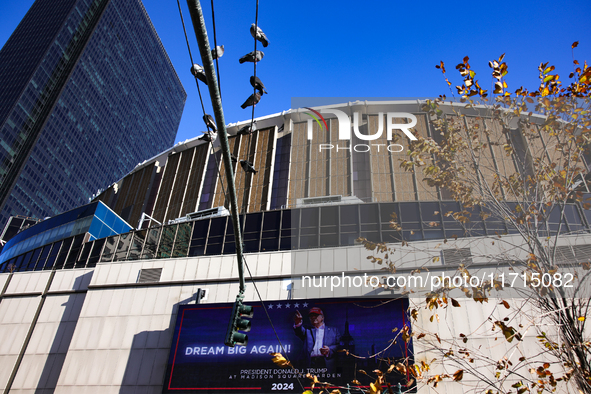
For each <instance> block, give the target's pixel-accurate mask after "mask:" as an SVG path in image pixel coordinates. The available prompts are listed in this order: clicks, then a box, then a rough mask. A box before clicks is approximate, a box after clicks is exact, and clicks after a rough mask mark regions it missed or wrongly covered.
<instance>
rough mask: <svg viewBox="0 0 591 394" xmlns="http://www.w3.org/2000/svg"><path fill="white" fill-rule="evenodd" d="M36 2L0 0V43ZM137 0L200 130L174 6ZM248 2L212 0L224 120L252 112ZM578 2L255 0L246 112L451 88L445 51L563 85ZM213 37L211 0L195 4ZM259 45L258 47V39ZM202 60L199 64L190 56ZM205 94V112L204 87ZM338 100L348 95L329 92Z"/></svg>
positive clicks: (588, 23) (522, 79) (484, 78)
mask: <svg viewBox="0 0 591 394" xmlns="http://www.w3.org/2000/svg"><path fill="white" fill-rule="evenodd" d="M31 4H33V0H3V1H2V2H1V3H0V45H4V43H5V42H6V40H7V39H8V37H9V36H10V34H11V33H12V32H13V31H14V29H15V28H16V26H17V25H18V23H19V22H20V20H21V19H22V18H23V16H24V15H25V13H26V12H27V10H28V9H29V7H30V6H31ZM144 5H145V7H146V9H147V11H148V14H149V15H150V18H151V19H152V22H153V23H154V26H155V27H156V30H157V32H158V34H159V35H160V38H161V40H162V42H163V44H164V47H165V48H166V50H167V52H168V54H169V56H170V58H171V60H172V63H173V64H174V66H175V68H176V70H177V73H178V74H179V77H180V78H181V81H182V83H183V85H184V87H185V90H186V91H187V95H188V97H187V103H186V105H185V110H184V114H183V118H182V121H181V124H180V127H179V131H178V134H177V138H176V141H183V140H185V139H189V138H193V137H196V136H198V135H200V134H201V133H202V131H203V130H205V126H204V124H203V121H202V120H201V116H202V115H203V114H202V110H201V106H200V104H199V98H198V94H197V89H196V87H195V82H194V79H193V77H192V75H191V74H190V72H189V69H190V66H191V62H190V60H189V55H188V52H187V47H186V44H185V38H184V35H183V30H182V25H181V22H180V17H179V12H178V8H177V3H176V1H174V0H145V1H144ZM255 5H256V1H255V0H250V1H234V0H232V1H230V0H224V1H219V0H216V1H215V3H214V6H215V16H216V30H217V41H218V44H224V45H225V49H226V52H225V54H224V56H223V57H222V58H221V59H220V73H221V78H220V80H221V84H222V98H223V105H224V113H225V119H226V123H231V122H238V121H243V120H247V119H250V115H251V110H250V108H249V109H244V110H243V109H241V108H240V104H242V102H243V101H244V100H245V99H246V98H247V97H248V96H249V95H250V94H251V93H252V88H251V86H250V84H249V77H250V76H251V75H252V72H253V67H252V63H245V64H239V63H238V58H240V57H241V56H242V55H244V54H246V53H248V52H250V51H252V50H253V49H254V48H253V46H254V44H253V40H252V37H251V36H250V33H249V27H250V24H251V23H254V20H255ZM181 6H182V7H183V16H184V17H185V23H186V24H187V29H188V33H189V39H190V44H191V50H192V51H193V54H194V58H197V59H199V57H198V55H197V52H198V49H197V43H196V40H195V35H194V33H193V29H192V25H191V22H190V16H189V12H188V9H187V5H186V0H185V1H181ZM588 8H589V3H588V0H587V1H563V2H555V1H552V2H551V1H514V2H510V3H490V2H467V3H466V2H464V3H450V2H440V1H438V2H435V1H427V0H426V1H420V2H419V1H408V2H398V1H396V2H394V1H387V2H378V1H366V2H359V1H344V0H341V1H331V0H325V1H314V2H309V1H287V0H286V1H276V0H260V3H259V26H260V27H261V28H262V29H263V30H264V32H265V33H266V34H267V36H268V37H269V41H270V45H269V46H268V47H267V48H265V49H263V51H264V52H265V57H264V59H263V60H262V61H261V62H259V63H258V66H257V75H258V76H259V77H260V78H261V80H262V81H263V83H264V84H265V86H266V87H267V90H268V91H269V95H265V96H264V97H263V98H262V100H261V102H260V104H259V105H257V107H256V111H255V116H263V115H269V114H272V113H277V112H281V111H284V110H288V109H289V108H290V105H291V98H292V97H389V98H396V97H426V96H438V95H440V94H446V95H448V96H449V95H450V92H449V89H448V88H447V86H446V84H445V82H444V80H443V77H442V76H441V73H440V72H439V70H437V69H435V65H436V64H438V63H439V61H440V60H443V61H444V62H445V63H446V66H447V71H448V76H450V77H451V78H450V79H451V80H452V82H453V83H454V85H455V84H456V83H457V84H460V82H461V78H460V77H459V75H458V74H457V72H456V71H455V69H454V66H455V65H456V64H457V63H459V62H461V61H462V58H463V57H464V56H469V57H470V63H471V65H472V69H473V70H475V71H476V72H477V79H478V80H479V81H480V84H481V86H483V87H490V86H491V77H490V71H489V70H490V69H489V68H488V61H489V60H492V59H496V58H498V57H499V56H500V55H501V54H502V53H506V56H505V61H506V62H507V64H508V70H509V74H508V75H507V82H508V84H509V88H510V90H515V89H516V88H518V87H519V86H521V85H523V86H525V87H528V88H530V89H535V88H536V86H537V85H538V80H537V76H538V71H537V67H538V65H539V64H540V63H541V62H550V64H554V65H555V66H556V68H557V71H558V73H559V74H560V76H561V80H563V81H564V82H566V81H567V80H568V74H569V73H570V72H571V71H572V69H573V68H572V55H571V44H572V43H573V42H574V41H579V47H578V48H576V49H575V58H576V59H578V60H579V61H580V62H581V63H583V61H584V60H589V61H591V36H590V34H589V32H590V31H591V19H589V17H588ZM203 9H204V14H205V20H206V23H207V24H208V34H209V37H210V42H211V45H212V46H213V30H212V24H211V1H207V0H205V1H203ZM258 49H262V48H260V45H259V47H258ZM199 63H200V62H199ZM201 86H202V87H203V89H202V93H205V94H204V102H205V105H206V111H207V112H208V113H212V111H211V104H210V100H209V95H208V93H207V89H206V87H205V86H204V85H201ZM337 101H345V100H337Z"/></svg>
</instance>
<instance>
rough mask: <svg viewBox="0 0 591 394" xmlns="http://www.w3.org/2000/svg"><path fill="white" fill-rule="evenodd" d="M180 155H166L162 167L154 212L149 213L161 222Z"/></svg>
mask: <svg viewBox="0 0 591 394" xmlns="http://www.w3.org/2000/svg"><path fill="white" fill-rule="evenodd" d="M180 157H181V155H180V154H179V153H177V154H174V155H170V156H168V160H166V167H165V168H164V174H163V175H162V182H161V184H160V189H159V191H158V196H157V197H156V205H155V208H154V213H153V214H152V215H151V216H152V217H153V218H154V219H156V220H158V221H159V222H161V223H162V222H163V221H164V216H165V215H166V210H167V208H168V202H169V200H170V192H171V190H172V187H173V184H174V180H175V178H176V173H177V169H178V166H179V161H180Z"/></svg>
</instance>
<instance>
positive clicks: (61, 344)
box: [21, 272, 92, 394]
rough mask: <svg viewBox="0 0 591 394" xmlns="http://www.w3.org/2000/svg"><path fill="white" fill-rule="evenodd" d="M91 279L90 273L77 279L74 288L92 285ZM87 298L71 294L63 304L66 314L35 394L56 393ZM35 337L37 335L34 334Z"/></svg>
mask: <svg viewBox="0 0 591 394" xmlns="http://www.w3.org/2000/svg"><path fill="white" fill-rule="evenodd" d="M91 277H92V272H88V273H86V274H84V275H82V276H79V277H77V278H76V280H75V281H74V286H73V288H74V289H79V288H80V287H81V285H82V284H83V283H85V284H88V283H90V279H91ZM56 296H61V295H56ZM51 297H52V295H51V293H50V294H49V295H47V299H46V304H45V305H44V306H45V307H47V306H48V305H47V301H50V300H51ZM54 297H55V296H54ZM85 297H86V293H75V294H71V295H70V296H68V300H67V301H66V302H65V303H63V304H61V306H62V307H65V308H64V313H63V314H62V317H61V320H60V322H59V325H58V328H57V331H56V333H55V336H54V340H53V343H52V344H51V346H50V348H49V353H48V355H47V359H46V361H45V365H44V366H43V370H42V371H41V376H40V378H39V382H38V383H37V389H36V390H35V394H48V393H53V392H54V391H55V387H56V385H57V381H58V379H59V376H60V374H61V372H62V368H63V366H64V360H65V359H66V354H67V353H68V349H69V348H70V342H72V337H73V335H74V330H75V329H76V323H77V321H78V318H79V317H80V311H81V310H82V305H84V298H85ZM41 324H43V323H41ZM33 335H35V333H34V332H33ZM21 372H25V371H21Z"/></svg>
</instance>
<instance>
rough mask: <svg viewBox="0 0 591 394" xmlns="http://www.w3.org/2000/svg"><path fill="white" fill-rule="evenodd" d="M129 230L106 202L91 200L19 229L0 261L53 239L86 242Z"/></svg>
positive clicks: (50, 241)
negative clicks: (76, 237)
mask: <svg viewBox="0 0 591 394" xmlns="http://www.w3.org/2000/svg"><path fill="white" fill-rule="evenodd" d="M131 229H132V227H131V226H130V225H129V224H127V223H126V222H125V221H124V220H123V219H121V218H120V217H119V216H118V215H117V214H116V213H114V212H113V211H111V210H110V209H109V208H108V207H107V206H106V205H105V204H103V203H102V202H100V201H99V202H93V203H91V204H88V205H84V206H82V207H79V208H76V209H73V210H71V211H68V212H64V213H63V214H61V215H58V216H55V217H52V218H50V219H47V220H44V221H42V222H41V223H38V224H37V225H35V226H32V227H30V228H28V229H26V230H23V231H21V232H20V233H18V234H17V235H16V236H14V237H13V238H12V239H11V240H10V241H8V243H7V244H6V246H5V247H4V249H3V252H2V254H1V255H0V263H2V262H5V261H7V260H9V259H10V258H11V257H14V256H18V255H21V254H24V253H26V252H30V251H32V250H34V249H35V248H37V247H39V246H43V245H47V244H51V243H53V242H55V241H59V242H62V240H64V239H66V238H68V237H75V236H79V235H82V238H81V239H82V240H83V241H85V242H86V241H93V240H95V239H97V238H105V237H108V236H110V235H114V234H121V233H124V232H128V231H129V230H131ZM64 242H65V241H64Z"/></svg>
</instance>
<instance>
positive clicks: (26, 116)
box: [0, 0, 186, 229]
mask: <svg viewBox="0 0 591 394" xmlns="http://www.w3.org/2000/svg"><path fill="white" fill-rule="evenodd" d="M0 86H2V89H1V90H0V207H1V211H0V229H1V228H2V227H3V226H4V224H5V223H6V222H7V220H8V218H9V217H10V216H11V215H24V216H29V217H36V218H43V217H46V216H53V215H55V214H58V213H60V212H63V211H66V210H68V209H71V208H74V207H77V206H80V205H83V204H86V203H88V199H89V197H90V196H91V195H93V194H94V193H96V192H97V190H99V189H104V188H106V187H108V186H109V185H110V184H111V183H112V182H114V181H116V180H118V179H120V178H121V177H123V176H124V175H125V174H126V173H128V172H129V171H130V170H131V169H133V168H134V167H135V166H136V165H137V164H138V163H139V162H142V161H143V160H146V159H148V158H150V157H152V156H154V155H155V154H157V153H158V152H161V151H162V150H164V149H166V148H168V147H170V146H171V145H172V144H173V143H174V139H175V136H176V131H177V128H178V125H179V122H180V118H181V115H182V111H183V108H184V104H185V99H186V93H185V91H184V89H183V87H182V85H181V82H180V80H179V78H178V76H177V74H176V72H175V70H174V68H173V66H172V63H171V62H170V59H169V58H168V55H167V54H166V52H165V50H164V48H163V46H162V43H161V42H160V39H159V38H158V35H157V34H156V31H155V29H154V27H153V25H152V23H151V21H150V19H149V17H148V14H147V13H146V10H145V8H144V6H143V4H142V3H141V1H140V0H62V1H57V0H36V1H35V3H34V4H33V6H32V7H31V9H30V10H29V11H28V13H27V14H26V15H25V17H24V18H23V20H22V21H21V23H20V24H19V25H18V27H17V28H16V30H15V31H14V33H13V34H12V35H11V37H10V38H9V40H8V41H7V42H6V44H5V45H4V47H3V48H2V50H1V51H0Z"/></svg>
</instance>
